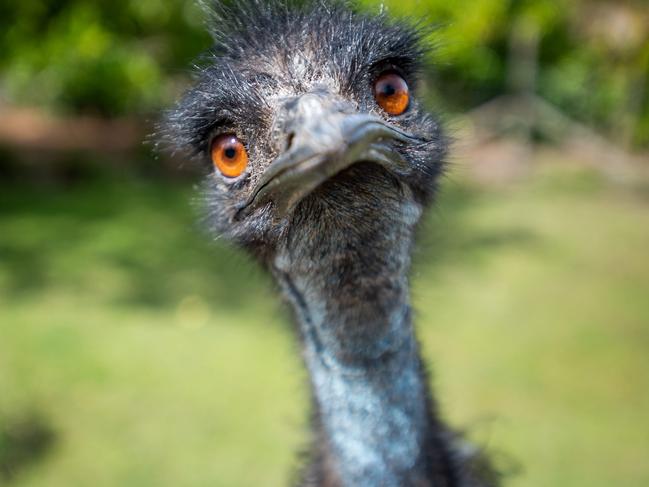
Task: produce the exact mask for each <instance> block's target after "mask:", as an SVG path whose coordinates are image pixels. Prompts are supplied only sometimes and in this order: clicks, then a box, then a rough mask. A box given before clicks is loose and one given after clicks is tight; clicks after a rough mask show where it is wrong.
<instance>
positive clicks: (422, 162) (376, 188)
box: [166, 0, 445, 263]
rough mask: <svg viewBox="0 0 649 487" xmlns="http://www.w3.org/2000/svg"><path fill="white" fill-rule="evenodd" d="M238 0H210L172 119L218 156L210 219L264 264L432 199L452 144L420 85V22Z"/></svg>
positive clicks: (280, 1)
mask: <svg viewBox="0 0 649 487" xmlns="http://www.w3.org/2000/svg"><path fill="white" fill-rule="evenodd" d="M233 3H234V5H231V6H230V4H223V3H221V2H216V5H214V6H212V7H211V8H210V9H209V11H210V13H211V20H210V25H211V29H212V34H213V38H214V47H213V49H212V50H211V51H210V52H209V54H208V55H206V57H205V59H204V62H203V63H202V67H200V68H199V69H198V71H197V73H196V78H197V79H196V82H195V85H194V87H193V88H191V89H190V90H189V91H188V92H187V93H186V95H185V96H184V98H183V99H182V101H181V102H180V103H179V105H178V106H177V107H176V109H174V110H173V111H171V112H170V113H169V115H168V120H167V126H166V133H167V134H168V135H169V136H170V139H171V141H172V143H173V145H174V146H175V147H176V148H181V149H188V150H189V151H191V152H192V154H193V155H194V156H196V157H197V158H199V159H200V160H201V161H202V162H203V164H204V166H205V167H206V168H207V169H208V173H209V174H208V175H207V178H206V183H205V193H204V194H205V203H206V205H205V206H206V207H207V208H208V221H209V224H210V226H211V228H212V229H213V230H214V231H215V232H216V233H217V234H219V235H221V236H225V237H226V238H228V239H230V240H233V241H234V242H235V243H237V244H239V245H242V246H244V247H246V248H248V249H249V250H251V251H252V252H253V253H254V254H256V255H257V256H258V257H260V258H261V259H262V260H263V261H266V262H267V263H268V262H269V261H270V259H271V258H272V257H273V256H274V255H275V254H276V249H277V248H278V246H281V245H282V244H284V243H286V242H287V239H290V238H291V235H293V238H298V239H300V240H310V241H313V240H314V239H316V240H318V239H321V238H322V236H323V235H326V236H331V235H335V236H337V237H339V238H338V240H340V239H348V240H349V239H351V240H354V236H356V237H357V238H358V240H359V241H360V240H363V239H365V240H367V237H368V234H371V233H372V232H374V231H378V232H380V231H381V228H389V227H390V226H393V224H395V223H398V221H397V220H400V219H403V218H404V214H407V213H408V211H407V209H408V208H411V207H412V208H421V207H422V206H425V205H426V204H427V202H428V201H429V200H430V197H431V195H432V193H433V190H434V187H435V181H436V179H437V176H438V175H439V174H440V171H441V167H442V165H441V159H442V158H443V155H444V152H445V143H444V138H443V136H442V134H441V132H440V129H439V125H438V123H437V121H436V120H435V118H434V117H433V116H431V115H430V114H429V113H427V112H426V111H425V109H424V108H423V107H422V104H421V102H420V100H419V99H418V97H417V85H418V73H419V71H420V68H421V67H422V62H423V54H424V52H423V50H422V42H421V32H420V30H419V29H417V28H415V27H412V26H410V25H408V24H406V23H401V22H397V21H393V20H389V19H388V18H387V17H386V16H385V15H384V14H378V15H369V14H362V13H357V12H354V11H353V10H352V9H350V8H349V7H348V6H347V5H345V4H342V3H340V2H326V1H324V0H323V1H310V2H309V1H307V2H306V3H305V2H299V3H296V2H291V1H290V0H275V1H271V2H262V1H261V0H244V1H237V2H233ZM404 212H405V213H404ZM411 213H412V212H411ZM415 213H416V214H417V217H416V218H415V219H418V215H419V214H420V212H418V211H416V212H415ZM397 226H398V225H397ZM368 227H371V229H369V230H368ZM359 229H365V230H366V231H365V232H364V233H363V235H359V232H360V231H361V230H359ZM368 232H369V233H368ZM370 238H371V236H370ZM322 245H325V244H322Z"/></svg>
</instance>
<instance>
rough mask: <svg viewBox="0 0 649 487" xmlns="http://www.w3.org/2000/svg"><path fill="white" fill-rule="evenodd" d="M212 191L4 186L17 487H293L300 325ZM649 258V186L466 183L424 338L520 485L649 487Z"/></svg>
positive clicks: (2, 270)
mask: <svg viewBox="0 0 649 487" xmlns="http://www.w3.org/2000/svg"><path fill="white" fill-rule="evenodd" d="M193 194H194V193H193V190H192V188H190V187H189V185H178V184H170V183H165V182H160V181H150V182H145V181H142V180H138V181H134V180H119V181H106V182H93V183H84V184H80V185H72V186H69V187H66V188H57V187H43V186H40V187H36V186H17V187H9V186H4V187H2V188H1V190H0V484H2V485H4V484H7V485H11V486H17V487H28V486H39V487H41V486H47V487H71V486H88V485H93V486H99V487H101V486H111V487H112V486H116V485H119V486H156V487H164V486H177V485H182V486H204V485H215V486H225V487H230V486H233V487H234V486H250V485H263V486H269V487H273V486H283V485H287V483H288V480H289V478H290V476H291V474H292V472H293V471H294V469H295V468H296V467H297V465H298V463H297V460H296V456H295V453H296V451H297V450H299V449H300V448H301V447H302V446H304V445H305V443H306V441H307V427H306V411H307V397H308V393H307V390H306V387H305V384H306V377H305V374H304V373H303V371H302V370H301V365H300V362H299V355H298V348H297V346H296V344H295V343H294V340H293V337H292V333H291V327H290V326H289V318H288V314H287V313H286V312H285V310H284V309H283V308H282V307H281V306H280V305H279V304H278V303H279V300H278V299H277V297H276V296H275V295H274V293H273V290H272V285H271V283H270V281H269V280H268V279H267V278H266V277H265V276H263V275H262V274H261V273H260V272H259V271H258V270H257V269H256V268H255V266H254V265H252V264H251V263H249V261H248V259H247V258H246V257H245V256H242V255H241V254H239V253H238V252H235V251H232V250H229V249H227V248H226V247H225V246H224V245H223V244H222V243H219V242H217V243H212V242H209V241H208V239H207V238H205V236H204V235H202V234H201V232H200V231H199V230H198V229H197V227H196V225H195V223H194V222H195V214H194V211H193V210H192V209H191V205H190V204H189V201H190V200H191V198H192V196H193ZM648 249H649V186H647V185H646V184H645V185H644V186H643V185H640V184H639V185H638V186H637V187H635V188H632V189H629V188H620V187H617V186H612V185H610V184H609V183H607V182H605V181H603V180H602V179H601V178H600V177H599V176H598V175H596V174H594V173H591V172H589V171H588V170H585V169H575V168H561V169H558V168H556V167H554V168H545V169H542V170H540V171H539V174H537V175H536V177H534V178H532V179H530V180H528V181H526V182H521V183H518V184H515V185H512V186H509V187H499V188H492V189H485V188H478V187H475V186H472V185H471V184H469V183H467V182H464V181H450V182H447V184H446V190H445V192H444V194H443V196H442V198H441V201H440V202H439V204H438V205H437V207H436V209H435V210H433V211H432V212H431V213H430V214H429V216H428V218H427V221H426V222H425V225H424V228H423V229H422V234H421V239H420V245H419V247H418V250H417V255H416V260H415V266H414V272H413V281H414V291H413V294H414V302H415V307H416V309H417V311H418V313H417V314H418V327H419V331H420V336H421V339H422V342H423V348H424V353H425V355H426V357H427V359H428V361H429V363H430V365H431V369H432V370H433V372H434V382H435V390H436V392H437V395H438V397H439V398H440V403H441V406H442V408H443V411H444V413H445V415H446V416H447V417H448V418H449V420H450V421H451V422H452V423H453V424H454V425H456V426H458V427H460V428H466V430H467V431H468V434H469V436H470V437H471V438H473V439H474V440H475V441H476V442H478V443H479V444H480V445H482V446H485V447H486V448H487V449H488V450H489V451H490V452H491V453H492V455H493V456H494V458H495V459H496V461H497V463H498V464H499V465H500V466H501V468H503V469H504V470H506V471H512V472H513V471H518V473H517V474H515V475H512V477H511V478H510V479H509V480H508V482H507V485H511V486H546V485H554V486H566V487H579V486H584V487H586V486H588V487H600V486H601V487H605V486H606V487H610V486H611V485H615V486H621V487H640V486H644V485H649V464H648V463H647V459H648V458H649V415H648V413H647V411H649V256H648V254H647V250H648ZM21 425H22V426H21ZM25 425H27V426H25ZM30 425H31V426H30ZM30 427H31V428H32V430H33V431H32V432H31V433H29V431H30V430H29V428H30ZM25 430H26V431H27V433H24V434H23V433H21V431H25ZM17 431H18V432H17ZM39 438H40V439H41V440H42V441H41V443H42V448H36V447H33V445H32V443H30V441H32V442H33V441H38V440H39ZM30 445H32V446H30ZM21 448H22V449H23V450H24V451H26V452H27V453H33V458H29V455H20V454H16V451H17V450H19V449H21Z"/></svg>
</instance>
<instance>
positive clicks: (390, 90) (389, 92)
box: [383, 84, 397, 96]
mask: <svg viewBox="0 0 649 487" xmlns="http://www.w3.org/2000/svg"><path fill="white" fill-rule="evenodd" d="M396 92H397V89H396V88H395V87H394V85H392V84H386V85H385V86H384V87H383V94H384V95H385V96H393V95H394V94H396Z"/></svg>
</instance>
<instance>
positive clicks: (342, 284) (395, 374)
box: [160, 0, 497, 487]
mask: <svg viewBox="0 0 649 487" xmlns="http://www.w3.org/2000/svg"><path fill="white" fill-rule="evenodd" d="M203 6H204V7H205V12H206V15H207V22H206V24H207V25H208V29H209V31H210V33H211V37H212V41H213V45H212V47H211V48H210V49H209V50H208V51H207V52H206V53H205V54H204V55H203V56H202V57H201V58H200V60H199V61H198V62H197V63H196V66H195V70H194V78H193V82H192V84H191V86H189V87H188V88H187V90H186V92H185V93H184V94H183V95H182V96H180V97H179V101H178V102H177V104H176V105H175V106H173V108H170V109H169V110H168V111H167V112H166V114H165V116H164V117H163V118H164V122H162V123H161V128H160V135H161V136H160V140H161V141H162V142H161V144H164V145H165V146H166V147H167V148H170V150H172V151H174V152H182V153H183V154H185V157H187V158H191V159H193V160H196V161H198V164H199V165H200V167H202V168H203V169H204V173H205V174H204V179H203V183H202V185H201V190H200V192H201V195H202V196H201V201H202V205H203V210H204V218H203V219H204V221H205V222H206V224H207V225H208V227H209V230H210V231H211V232H213V234H214V235H215V236H217V237H219V238H221V239H225V240H226V241H228V242H230V243H231V244H232V245H235V246H238V247H240V248H242V249H244V250H245V251H246V252H247V253H248V254H249V255H250V256H251V257H252V258H253V259H254V260H256V261H257V262H258V263H259V264H260V265H261V266H262V267H263V268H264V269H266V270H267V272H269V273H270V274H271V275H272V277H273V278H274V280H275V282H276V283H277V288H278V290H279V291H280V294H281V296H282V297H283V298H284V301H285V302H286V303H288V307H289V308H290V309H292V312H293V315H294V318H295V319H294V321H295V330H296V337H297V339H298V340H299V343H300V349H301V353H302V357H303V362H304V364H305V366H306V369H307V372H308V377H309V384H310V391H311V397H312V411H313V414H312V416H313V420H312V422H313V431H312V440H311V445H310V448H309V453H308V454H307V458H308V461H307V462H306V464H305V465H304V466H303V467H302V468H301V472H300V474H299V480H298V482H299V485H301V486H302V487H378V486H381V487H486V486H492V485H496V483H497V476H496V475H495V474H494V473H493V469H492V468H491V467H490V463H489V461H488V460H486V459H484V457H483V455H482V454H480V453H475V451H478V449H473V448H467V446H466V445H465V444H464V440H462V439H461V438H460V435H457V434H455V433H454V432H453V431H452V430H451V429H450V428H449V427H448V426H447V425H446V424H445V423H444V422H443V420H442V419H441V417H440V414H439V411H438V407H437V406H436V403H435V401H434V399H433V396H432V393H431V388H430V386H429V383H430V380H429V376H428V372H427V368H426V366H425V364H424V361H423V359H422V356H421V351H420V345H419V342H418V340H417V337H416V333H415V329H414V326H413V312H412V307H411V304H410V289H409V282H410V281H409V273H410V268H411V254H412V251H413V248H414V243H415V237H416V234H417V228H418V226H419V223H420V221H421V219H422V215H424V214H425V212H426V211H427V210H428V209H429V208H430V207H431V206H433V205H434V203H435V196H436V194H437V193H438V188H439V183H440V180H441V176H442V175H443V174H444V173H445V169H446V166H447V165H446V163H445V160H446V157H447V153H448V146H449V142H448V140H449V137H448V136H447V135H446V132H445V130H444V128H443V127H442V123H441V117H440V116H439V115H437V114H435V113H432V112H429V111H428V110H427V109H426V107H425V104H424V103H423V102H422V99H421V98H422V97H421V96H420V95H419V91H420V85H421V78H422V72H423V70H424V69H425V68H426V59H427V57H426V55H427V52H428V50H429V46H428V43H427V41H426V35H427V27H426V26H425V25H423V26H422V25H417V24H416V23H413V22H411V21H408V20H404V19H395V18H393V17H391V16H390V15H389V14H388V12H386V11H385V10H382V11H379V12H368V11H366V10H362V9H359V8H357V6H356V5H354V4H352V3H350V2H345V1H336V0H305V1H293V0H270V1H262V0H239V1H237V2H226V1H219V0H212V1H209V2H208V1H207V0H205V1H203Z"/></svg>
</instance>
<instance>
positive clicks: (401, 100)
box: [374, 73, 410, 116]
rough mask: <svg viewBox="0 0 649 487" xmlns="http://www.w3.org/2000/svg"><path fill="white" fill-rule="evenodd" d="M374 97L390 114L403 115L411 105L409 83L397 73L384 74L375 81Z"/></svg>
mask: <svg viewBox="0 0 649 487" xmlns="http://www.w3.org/2000/svg"><path fill="white" fill-rule="evenodd" d="M374 98H376V102H377V103H378V104H379V106H380V107H381V108H383V110H385V111H386V112H387V113H389V114H390V115H394V116H396V115H402V114H403V113H404V112H405V111H406V110H407V109H408V105H410V90H409V89H408V83H406V80H404V79H403V78H402V77H401V76H399V75H398V74H396V73H386V74H382V75H381V76H379V78H378V79H377V80H376V82H375V83H374Z"/></svg>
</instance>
